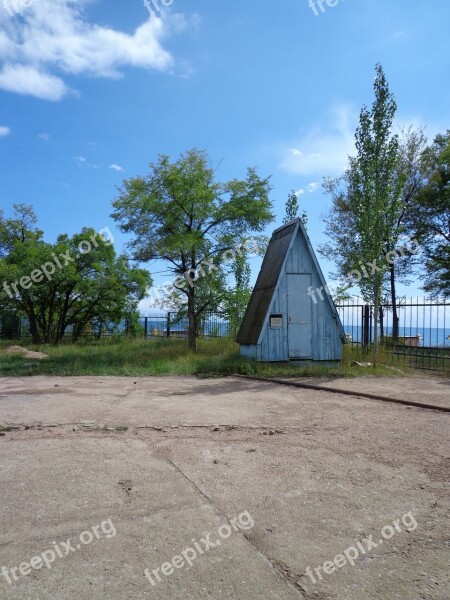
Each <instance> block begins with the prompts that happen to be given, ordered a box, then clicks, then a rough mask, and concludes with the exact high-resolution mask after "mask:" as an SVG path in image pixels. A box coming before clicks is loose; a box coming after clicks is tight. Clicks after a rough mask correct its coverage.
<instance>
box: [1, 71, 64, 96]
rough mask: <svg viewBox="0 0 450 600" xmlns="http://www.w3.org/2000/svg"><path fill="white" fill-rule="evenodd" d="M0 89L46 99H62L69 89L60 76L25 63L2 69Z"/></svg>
mask: <svg viewBox="0 0 450 600" xmlns="http://www.w3.org/2000/svg"><path fill="white" fill-rule="evenodd" d="M0 89H2V90H6V91H7V92H15V93H16V94H22V95H24V96H34V97H35V98H41V99H45V100H53V101H56V100H61V98H63V97H64V96H65V95H66V94H67V92H68V91H69V90H68V88H67V87H66V85H65V83H64V81H63V80H62V79H60V78H59V77H55V76H53V75H49V74H48V73H42V72H40V71H39V70H37V69H35V68H34V67H29V66H25V65H6V66H4V67H3V68H2V69H1V70H0Z"/></svg>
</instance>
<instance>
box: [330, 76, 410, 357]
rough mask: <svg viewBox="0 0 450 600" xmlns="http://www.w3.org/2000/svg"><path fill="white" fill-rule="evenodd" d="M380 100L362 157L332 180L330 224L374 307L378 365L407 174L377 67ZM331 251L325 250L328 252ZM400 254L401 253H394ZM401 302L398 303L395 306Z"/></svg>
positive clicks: (360, 146) (360, 142) (368, 117)
mask: <svg viewBox="0 0 450 600" xmlns="http://www.w3.org/2000/svg"><path fill="white" fill-rule="evenodd" d="M374 94H375V100H374V102H373V105H372V108H371V110H369V109H368V108H367V107H366V106H364V107H363V108H362V110H361V113H360V118H359V126H358V128H357V131H356V135H355V141H356V157H354V158H350V159H349V167H348V169H347V171H346V173H345V175H344V176H343V178H341V180H340V181H338V182H333V181H331V182H330V181H328V182H326V184H325V189H326V190H327V191H329V192H330V193H331V194H332V196H333V206H334V208H335V211H336V212H335V216H336V213H337V214H339V215H340V219H341V220H340V222H339V223H334V224H333V223H331V222H330V220H329V222H328V224H327V225H328V229H327V233H328V234H330V235H331V238H332V240H333V243H331V244H330V246H329V247H328V250H329V252H330V255H332V254H333V253H334V255H335V256H336V257H337V258H338V266H339V270H340V271H342V272H344V273H346V274H350V276H352V275H354V276H355V277H356V274H357V279H358V281H359V283H358V285H359V287H360V290H361V293H362V295H363V297H364V299H365V300H366V301H368V302H371V303H373V304H374V313H375V315H376V318H375V319H374V322H375V325H374V364H375V366H376V365H377V362H378V314H379V306H380V302H381V297H382V294H383V284H384V282H385V280H386V276H387V271H388V270H389V261H388V260H387V256H388V253H389V252H391V251H392V249H393V245H394V244H395V240H396V239H397V238H398V235H399V231H400V230H401V226H400V225H399V224H401V222H402V212H403V192H404V189H405V182H406V173H405V172H403V171H402V170H400V169H399V164H400V143H399V139H398V136H397V135H393V134H392V127H393V121H394V116H395V113H396V109H397V105H396V103H395V100H394V97H393V95H392V93H391V92H390V91H389V86H388V83H387V81H386V77H385V75H384V72H383V69H382V67H381V65H377V66H376V78H375V82H374ZM326 250H327V248H325V251H326ZM394 254H395V252H394ZM394 302H395V301H394Z"/></svg>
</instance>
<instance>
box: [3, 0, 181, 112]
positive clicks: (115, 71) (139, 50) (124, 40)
mask: <svg viewBox="0 0 450 600" xmlns="http://www.w3.org/2000/svg"><path fill="white" fill-rule="evenodd" d="M89 1H90V0H39V1H37V0H36V1H35V2H33V3H32V4H31V6H30V7H27V9H26V10H23V11H22V17H20V18H19V17H17V18H10V17H8V15H7V14H6V13H5V11H0V25H1V26H2V30H1V31H0V56H1V65H2V68H1V70H0V88H1V89H4V90H6V91H9V92H15V93H19V94H26V95H31V96H35V97H37V98H42V99H47V100H54V101H56V100H61V99H62V98H63V97H64V96H65V95H66V94H67V93H68V92H69V87H68V85H67V84H66V83H65V81H64V79H63V77H64V75H77V76H82V75H87V76H91V77H109V78H111V77H114V78H117V77H121V76H122V72H121V68H123V67H127V66H131V67H138V68H143V69H156V70H160V71H164V70H167V69H169V68H170V67H171V66H172V64H173V60H172V57H171V55H170V53H169V52H167V51H166V50H165V49H164V48H163V47H162V45H161V40H162V39H163V38H164V36H165V35H167V33H168V30H169V28H170V25H169V22H168V21H167V20H166V17H165V18H164V20H163V19H162V18H157V17H155V16H153V17H151V18H149V19H148V20H147V21H146V22H144V23H143V24H142V25H140V26H139V27H138V28H137V29H136V30H135V31H134V32H133V34H128V33H124V32H122V31H117V30H115V29H112V28H110V27H107V26H102V25H95V24H92V23H89V22H88V21H86V19H85V15H84V14H83V10H84V6H85V5H86V4H88V3H89ZM167 19H168V17H167Z"/></svg>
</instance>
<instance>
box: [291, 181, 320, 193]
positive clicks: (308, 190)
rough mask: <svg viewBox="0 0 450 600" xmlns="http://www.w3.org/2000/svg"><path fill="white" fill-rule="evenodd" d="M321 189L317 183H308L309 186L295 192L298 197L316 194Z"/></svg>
mask: <svg viewBox="0 0 450 600" xmlns="http://www.w3.org/2000/svg"><path fill="white" fill-rule="evenodd" d="M318 187H319V184H318V183H317V182H315V181H314V182H312V183H308V185H307V186H306V187H304V188H300V189H299V190H297V191H296V192H295V195H296V196H302V195H303V194H307V193H309V194H311V193H312V192H315V191H316V190H317V188H318Z"/></svg>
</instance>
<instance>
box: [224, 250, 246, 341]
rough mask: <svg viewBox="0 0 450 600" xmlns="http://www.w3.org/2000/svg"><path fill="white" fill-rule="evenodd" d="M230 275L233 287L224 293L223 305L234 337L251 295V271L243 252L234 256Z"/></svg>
mask: <svg viewBox="0 0 450 600" xmlns="http://www.w3.org/2000/svg"><path fill="white" fill-rule="evenodd" d="M231 274H232V276H233V279H234V285H233V286H230V287H229V288H228V290H227V291H226V293H225V296H224V302H223V304H224V311H225V315H226V318H227V320H228V324H229V330H230V333H231V335H232V336H234V337H236V335H237V332H238V330H239V327H240V325H241V322H242V319H243V318H244V314H245V310H246V308H247V304H248V302H249V300H250V296H251V293H252V292H251V289H250V277H251V269H250V265H249V264H248V260H247V253H246V251H245V250H244V251H242V252H240V253H238V254H237V255H236V258H235V259H234V261H233V263H232V265H231Z"/></svg>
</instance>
